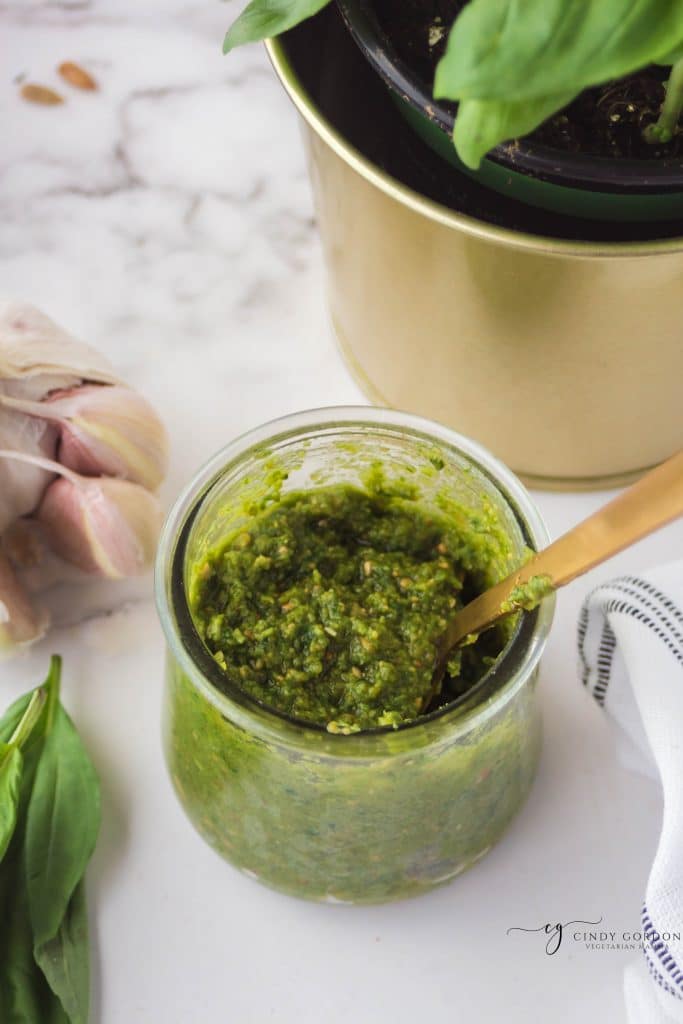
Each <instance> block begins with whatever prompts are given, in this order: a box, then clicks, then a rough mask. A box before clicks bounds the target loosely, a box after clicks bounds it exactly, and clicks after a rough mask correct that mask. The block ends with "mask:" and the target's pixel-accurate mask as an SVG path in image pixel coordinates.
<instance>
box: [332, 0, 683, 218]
mask: <svg viewBox="0 0 683 1024" xmlns="http://www.w3.org/2000/svg"><path fill="white" fill-rule="evenodd" d="M337 5H338V7H339V9H340V11H341V14H342V17H343V18H344V21H345V23H346V25H347V28H348V29H349V31H350V33H351V35H352V37H353V38H354V40H355V41H356V43H357V44H358V46H359V47H360V49H361V51H362V52H363V54H364V55H365V57H366V59H367V60H368V61H369V63H370V64H371V66H372V67H373V68H374V69H375V71H376V72H377V73H378V74H379V75H380V76H381V78H382V79H383V81H384V83H385V85H386V86H387V88H388V89H389V91H390V94H391V97H392V99H393V100H394V102H395V103H396V105H397V107H398V109H399V110H400V112H401V114H402V115H403V117H404V118H405V120H406V121H407V122H408V123H409V124H410V125H411V127H412V128H413V130H414V131H415V132H416V133H417V134H418V135H419V136H420V138H421V139H422V140H423V141H424V142H425V143H426V144H427V145H428V146H429V147H430V148H431V149H432V150H433V151H435V152H436V153H437V154H438V155H439V156H440V157H442V158H443V159H444V160H446V161H448V162H449V163H450V164H452V165H453V166H454V167H456V168H457V169H458V170H459V171H461V172H464V173H465V174H467V175H469V176H471V177H474V178H475V179H476V180H477V181H479V182H480V183H481V184H482V185H485V186H486V187H487V188H491V189H494V190H495V191H496V192H500V193H502V194H503V195H506V196H509V197H511V198H513V199H517V200H519V201H521V202H524V203H527V204H530V205H532V206H536V207H540V208H542V209H545V210H552V211H554V212H556V213H562V214H568V215H569V216H580V217H589V218H597V219H600V220H616V221H661V220H668V219H669V218H680V217H681V216H683V160H682V159H681V158H675V159H674V158H672V159H660V160H629V159H619V160H617V159H609V158H607V157H595V156H589V155H586V154H581V153H571V152H565V151H561V150H559V149H552V148H550V147H549V146H547V145H542V144H540V143H538V142H536V141H534V140H530V139H521V140H519V141H517V142H515V143H514V144H513V145H511V144H503V145H500V146H497V147H496V148H495V149H494V150H492V151H491V153H489V155H488V156H487V157H486V159H484V160H483V161H482V164H481V167H480V168H479V170H478V171H472V170H470V169H469V168H468V167H466V166H465V165H464V164H463V163H462V161H461V160H460V159H459V158H458V155H457V153H456V151H455V147H454V145H453V141H452V134H453V124H454V120H455V118H454V110H453V105H449V104H444V103H440V102H439V101H438V100H435V99H434V98H433V96H432V94H431V85H430V84H429V83H427V82H424V81H422V79H421V78H420V77H419V75H418V74H417V73H416V72H414V71H413V70H412V69H411V68H410V67H408V65H407V64H406V62H405V61H404V60H403V59H402V58H401V57H400V56H399V55H398V54H397V52H396V50H395V48H394V46H393V44H392V42H391V40H390V38H389V37H388V35H387V34H386V32H385V31H384V30H383V28H382V27H381V26H380V24H379V22H378V20H377V18H376V16H375V13H374V9H373V4H372V0H337Z"/></svg>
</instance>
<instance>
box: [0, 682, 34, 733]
mask: <svg viewBox="0 0 683 1024" xmlns="http://www.w3.org/2000/svg"><path fill="white" fill-rule="evenodd" d="M33 692H35V691H33ZM33 692H31V693H25V694H24V695H23V697H19V699H18V700H15V702H14V704H10V706H9V707H8V708H7V711H6V712H5V713H4V715H3V716H2V718H0V743H9V742H10V740H11V739H12V736H13V735H14V733H15V732H16V730H17V728H18V727H19V723H20V722H21V720H22V718H23V717H24V715H25V714H26V711H27V710H28V706H29V704H30V703H31V699H32V698H33Z"/></svg>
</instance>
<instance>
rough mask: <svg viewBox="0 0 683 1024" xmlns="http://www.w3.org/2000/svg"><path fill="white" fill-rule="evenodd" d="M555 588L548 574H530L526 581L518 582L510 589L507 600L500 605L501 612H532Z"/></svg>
mask: <svg viewBox="0 0 683 1024" xmlns="http://www.w3.org/2000/svg"><path fill="white" fill-rule="evenodd" d="M554 590H555V587H554V586H553V581H552V579H551V578H550V576H547V575H545V574H544V575H540V576H532V577H531V579H529V580H527V581H526V583H520V584H519V585H518V586H516V587H514V588H513V590H511V591H510V596H509V597H508V599H507V601H503V603H502V604H501V606H500V610H501V612H518V611H522V610H523V611H526V612H532V611H533V610H534V608H538V606H539V604H540V603H541V601H542V600H543V599H544V598H546V597H548V596H549V594H552V593H553V591H554Z"/></svg>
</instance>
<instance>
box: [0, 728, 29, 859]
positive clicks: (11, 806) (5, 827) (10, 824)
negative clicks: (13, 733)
mask: <svg viewBox="0 0 683 1024" xmlns="http://www.w3.org/2000/svg"><path fill="white" fill-rule="evenodd" d="M23 764H24V759H23V757H22V756H21V751H20V750H19V747H14V746H10V744H9V743H0V861H2V859H3V857H4V856H5V853H6V852H7V847H8V846H9V844H10V840H11V838H12V836H13V835H14V827H15V825H16V823H17V809H18V806H19V783H20V782H21V769H22V767H23Z"/></svg>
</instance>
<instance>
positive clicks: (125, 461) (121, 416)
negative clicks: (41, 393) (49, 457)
mask: <svg viewBox="0 0 683 1024" xmlns="http://www.w3.org/2000/svg"><path fill="white" fill-rule="evenodd" d="M2 407H4V408H5V409H13V410H15V411H17V412H22V413H25V414H27V415H29V416H33V417H40V418H42V419H43V420H46V421H48V422H53V423H54V424H55V425H56V426H57V429H58V430H59V431H60V442H59V461H60V462H61V464H62V465H63V466H67V467H68V468H69V469H74V470H76V472H78V473H83V474H85V475H86V476H99V475H105V476H116V477H121V478H122V479H123V480H132V481H133V482H134V483H139V484H142V485H143V486H144V487H150V488H152V489H154V488H156V487H158V486H159V484H160V483H161V481H162V480H163V478H164V476H165V474H166V466H167V462H168V440H167V437H166V431H165V429H164V427H163V425H162V423H161V420H160V419H159V417H158V416H157V415H156V413H155V412H154V410H153V409H152V407H151V406H150V404H149V402H146V401H145V399H144V398H142V396H141V395H138V394H137V393H136V392H135V391H131V390H130V389H129V388H124V387H118V386H116V385H115V386H113V387H102V386H101V385H98V384H84V385H82V386H81V387H78V388H70V389H69V390H67V391H57V392H56V393H53V394H50V395H48V397H47V398H46V399H45V400H44V401H42V402H31V401H28V400H26V399H22V398H13V397H9V396H4V397H3V396H2V395H1V394H0V410H1V409H2Z"/></svg>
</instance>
